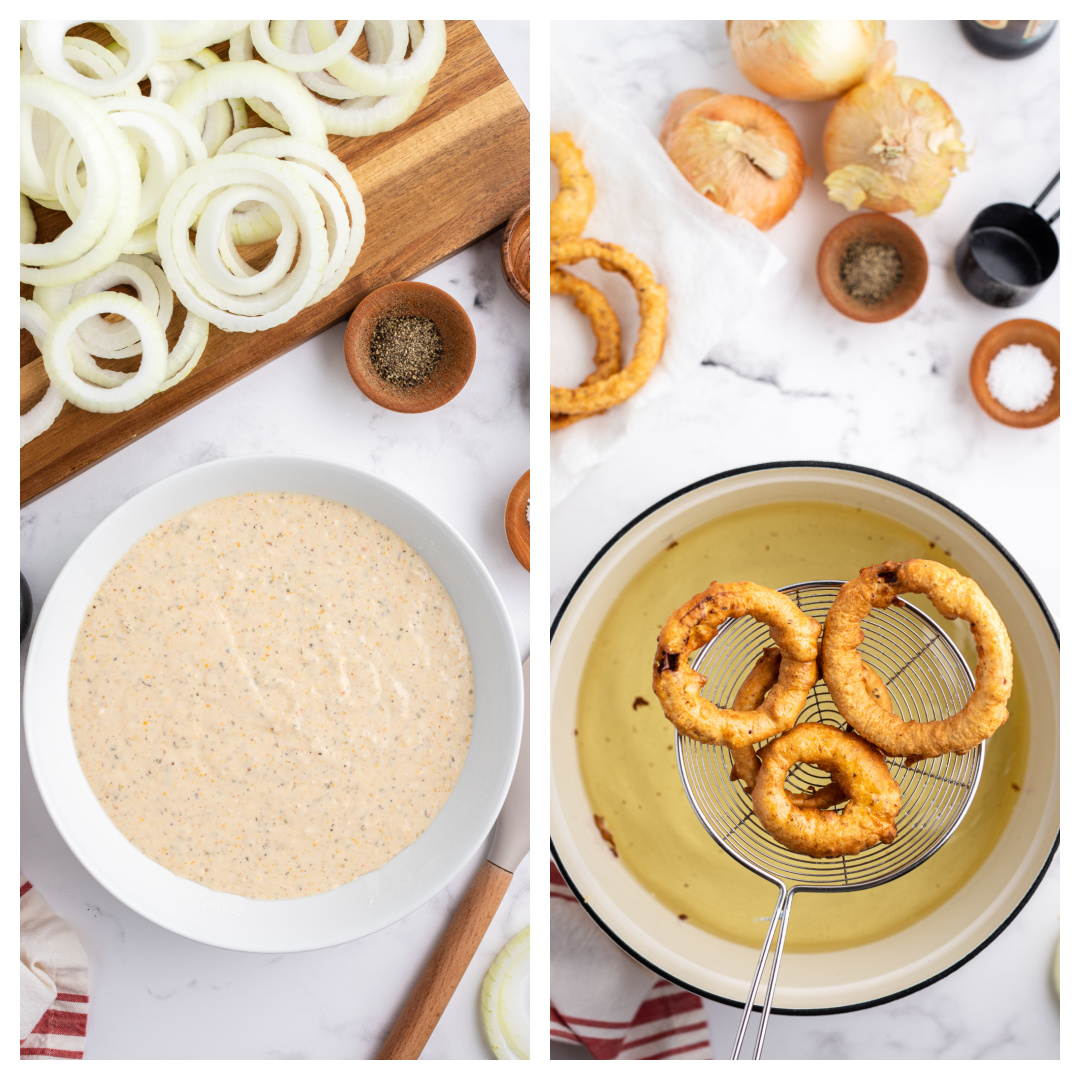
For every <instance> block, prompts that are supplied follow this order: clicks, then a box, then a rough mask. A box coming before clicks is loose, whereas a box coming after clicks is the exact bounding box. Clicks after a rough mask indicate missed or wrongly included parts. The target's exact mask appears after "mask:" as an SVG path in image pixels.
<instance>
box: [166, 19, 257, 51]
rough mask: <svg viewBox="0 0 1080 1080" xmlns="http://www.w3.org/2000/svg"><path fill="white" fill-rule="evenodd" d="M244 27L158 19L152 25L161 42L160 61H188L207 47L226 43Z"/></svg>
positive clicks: (228, 23) (237, 23) (221, 23)
mask: <svg viewBox="0 0 1080 1080" xmlns="http://www.w3.org/2000/svg"><path fill="white" fill-rule="evenodd" d="M246 25H247V24H246V23H243V22H221V21H216V22H215V21H214V20H212V19H173V20H160V19H159V20H156V21H155V23H154V27H155V29H156V30H157V34H158V39H159V41H160V42H161V59H162V60H189V59H190V58H191V57H193V56H194V55H195V54H196V53H199V52H202V50H203V49H205V48H206V47H207V46H208V45H213V44H214V43H215V42H217V41H227V40H228V39H229V38H230V37H232V35H233V34H235V33H237V32H238V30H240V29H242V28H243V27H244V26H246Z"/></svg>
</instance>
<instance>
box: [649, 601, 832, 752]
mask: <svg viewBox="0 0 1080 1080" xmlns="http://www.w3.org/2000/svg"><path fill="white" fill-rule="evenodd" d="M745 615H750V616H752V617H753V618H755V619H757V620H758V621H759V622H762V623H765V624H766V625H767V626H768V627H769V634H770V636H771V637H772V639H773V641H774V642H775V643H776V644H777V645H778V646H779V647H780V654H781V660H780V674H779V678H778V680H777V682H776V685H775V686H774V687H773V688H772V689H771V690H770V691H769V693H768V695H767V696H766V698H765V699H764V701H763V702H762V703H761V705H760V706H759V707H758V708H756V709H754V710H751V711H746V712H740V711H737V710H735V709H721V708H719V707H717V706H716V705H714V704H713V703H712V702H711V701H709V700H708V699H707V698H703V697H701V696H700V692H701V689H702V688H703V687H704V686H705V683H706V678H705V676H704V675H702V674H701V673H700V672H698V671H694V670H693V669H692V668H691V667H690V656H691V654H693V653H695V652H697V650H698V649H700V648H701V647H702V646H703V645H706V644H708V642H710V641H712V639H713V638H714V637H716V634H717V631H718V630H719V629H720V626H721V625H722V624H723V623H725V622H727V620H728V619H738V618H742V617H743V616H745ZM820 633H821V627H820V625H819V624H818V623H817V622H816V621H815V620H814V619H812V618H811V617H810V616H809V615H806V614H804V613H803V612H802V611H801V610H800V608H799V606H798V605H797V604H796V603H795V602H794V601H793V600H792V599H791V598H790V597H788V596H785V595H784V594H783V593H779V592H777V591H776V590H775V589H767V588H765V587H764V586H762V585H758V584H756V583H755V582H753V581H738V582H733V583H721V582H718V581H714V582H713V583H712V584H711V585H710V586H709V587H708V588H707V589H706V590H705V591H704V592H701V593H698V594H697V595H696V596H694V597H691V599H689V600H688V601H687V602H686V603H685V604H683V605H682V607H680V608H679V609H678V610H676V611H675V612H674V613H673V614H672V615H671V616H670V617H669V618H668V620H667V622H666V623H665V624H664V627H663V629H662V630H661V631H660V636H659V638H658V639H657V646H656V658H655V660H654V661H653V693H655V694H656V696H657V698H659V700H660V705H661V708H662V709H663V710H664V715H665V716H666V717H667V718H668V719H669V720H670V721H671V722H672V723H673V724H674V725H675V727H676V728H677V729H678V730H679V732H681V733H682V734H683V735H685V736H687V737H688V738H691V739H697V740H698V741H699V742H705V743H712V744H714V745H715V744H717V743H722V744H724V745H725V746H730V747H742V746H750V745H751V744H753V743H756V742H761V740H762V739H767V738H769V737H770V736H772V735H778V734H779V733H780V732H782V731H786V730H787V729H788V728H790V727H791V726H792V725H793V724H794V723H795V722H796V721H797V720H798V719H799V714H800V713H801V712H802V709H803V706H804V705H805V704H806V696H807V694H808V693H809V692H810V689H811V687H812V686H813V685H814V683H815V682H817V679H818V666H817V655H818V645H817V641H818V635H819V634H820Z"/></svg>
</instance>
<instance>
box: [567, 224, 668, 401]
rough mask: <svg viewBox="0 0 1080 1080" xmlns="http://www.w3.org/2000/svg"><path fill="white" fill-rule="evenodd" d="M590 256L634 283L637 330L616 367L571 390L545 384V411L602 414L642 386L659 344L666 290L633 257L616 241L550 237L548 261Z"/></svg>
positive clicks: (661, 337) (649, 271)
mask: <svg viewBox="0 0 1080 1080" xmlns="http://www.w3.org/2000/svg"><path fill="white" fill-rule="evenodd" d="M582 259H596V260H597V261H598V262H599V263H600V266H601V267H602V268H603V269H605V270H614V271H617V272H618V273H620V274H622V275H623V277H625V278H626V279H627V281H629V282H630V284H631V285H633V287H634V291H635V292H636V294H637V298H638V311H639V312H640V314H641V326H640V327H639V329H638V336H637V341H636V342H635V343H634V352H633V355H632V356H631V357H630V360H629V362H628V363H627V364H626V366H625V367H624V368H622V369H621V370H620V371H617V372H616V373H615V374H613V375H609V376H608V377H607V378H605V379H598V380H597V381H596V382H592V383H590V382H589V381H588V380H586V382H585V383H584V384H583V385H581V386H578V387H576V388H574V389H565V388H563V387H559V386H553V387H552V388H551V412H552V413H554V414H556V415H560V414H564V413H565V414H566V415H568V416H579V415H581V414H583V413H584V414H591V413H596V412H602V411H603V410H604V409H609V408H611V406H612V405H617V404H618V403H619V402H620V401H625V400H626V399H627V398H628V397H630V396H631V395H632V394H634V393H636V392H637V391H638V390H640V389H641V387H642V386H643V385H644V383H645V380H646V379H647V378H648V377H649V375H650V374H651V372H652V369H653V368H654V367H655V366H656V362H657V361H658V360H659V359H660V353H661V351H662V350H663V348H664V328H665V325H666V323H667V290H666V289H665V288H664V287H663V285H660V284H658V283H657V281H656V279H655V278H654V277H653V275H652V271H651V270H650V269H649V268H648V267H647V266H646V265H645V263H643V262H642V261H641V260H640V259H639V258H637V257H636V256H635V255H631V254H630V252H628V251H627V250H626V249H625V248H621V247H619V246H618V245H617V244H607V243H604V242H603V241H601V240H589V239H586V238H584V237H582V238H578V239H567V240H558V241H553V242H552V244H551V263H552V265H554V266H561V265H562V264H563V263H571V264H572V263H578V262H581V260H582Z"/></svg>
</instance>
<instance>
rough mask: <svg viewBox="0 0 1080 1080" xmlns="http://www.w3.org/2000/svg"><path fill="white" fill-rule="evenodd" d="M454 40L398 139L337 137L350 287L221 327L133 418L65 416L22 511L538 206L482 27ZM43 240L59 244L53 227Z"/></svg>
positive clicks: (523, 120)
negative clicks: (357, 239) (346, 207)
mask: <svg viewBox="0 0 1080 1080" xmlns="http://www.w3.org/2000/svg"><path fill="white" fill-rule="evenodd" d="M446 39H447V40H446V59H445V60H444V61H443V64H442V67H440V69H439V71H438V73H437V74H436V76H435V78H434V79H432V81H431V88H430V90H429V92H428V95H427V97H426V98H425V99H424V102H423V104H422V105H421V106H420V109H419V110H418V111H417V112H416V113H415V114H414V115H413V116H412V117H411V118H410V119H409V120H407V121H406V122H405V123H404V124H403V125H402V126H401V127H400V128H397V129H396V130H394V131H390V132H386V133H385V134H382V135H375V136H372V137H370V138H367V139H348V138H344V137H342V136H337V135H331V136H330V149H331V150H333V151H334V152H335V153H336V154H337V155H338V156H339V157H340V158H341V159H342V161H344V162H345V164H346V165H348V166H349V169H350V171H351V172H352V174H353V176H354V177H355V178H356V183H357V186H358V187H359V188H360V192H361V194H362V195H363V196H364V203H365V206H366V209H367V230H366V235H365V240H364V247H363V250H362V251H361V252H360V257H359V259H357V262H356V265H355V266H354V267H353V269H352V272H351V273H350V274H349V277H348V278H347V279H346V281H345V282H344V283H343V284H342V285H341V287H340V288H339V289H337V290H336V292H334V294H333V295H332V296H328V297H327V298H326V299H325V300H323V301H321V302H320V303H319V304H317V305H316V306H315V307H311V308H308V309H307V310H305V311H302V312H301V313H300V314H299V315H297V316H296V317H295V318H294V319H292V320H290V321H289V322H288V323H286V324H285V325H283V326H279V327H275V328H274V329H272V330H263V331H259V332H258V333H255V334H237V333H233V334H226V333H224V332H223V331H221V330H218V329H217V328H216V327H211V330H210V341H209V344H208V345H207V347H206V352H205V353H203V356H202V359H201V360H200V361H199V364H198V366H197V367H196V368H195V370H194V371H193V372H192V374H191V375H189V376H188V377H187V378H186V379H185V380H184V381H183V382H182V383H180V384H178V385H177V386H174V387H172V388H171V389H170V390H166V391H164V392H163V393H160V394H157V395H155V396H154V397H152V398H151V399H150V400H149V401H146V402H144V403H143V404H142V405H139V406H137V407H136V408H134V409H132V410H130V411H129V412H126V413H117V414H111V415H107V414H103V413H88V412H84V411H83V410H81V409H77V408H75V407H74V406H73V405H70V404H68V405H65V406H64V410H63V412H62V413H61V414H60V415H59V416H58V417H57V419H56V421H55V422H54V423H53V425H52V427H51V428H49V430H48V431H46V432H45V433H44V434H43V435H40V436H38V438H36V439H34V440H33V441H32V442H29V443H27V445H26V446H24V447H23V448H22V454H21V485H22V490H21V502H22V503H23V504H25V503H27V502H28V501H29V500H31V499H33V498H35V497H36V496H38V495H40V494H42V493H43V492H45V491H48V490H49V489H50V488H53V487H55V486H56V485H57V484H60V483H63V482H64V481H65V480H67V479H69V478H70V477H72V476H74V475H75V474H76V473H78V472H81V471H82V470H83V469H85V468H87V467H88V466H90V465H93V464H94V463H95V462H96V461H100V460H101V459H102V458H103V457H105V456H107V455H108V454H111V453H114V452H115V451H116V450H119V449H120V448H121V447H124V446H127V445H128V444H129V443H132V442H134V441H135V440H136V439H138V438H140V437H141V436H142V435H145V434H146V433H147V432H148V431H152V430H153V429H154V428H156V427H157V426H158V425H159V424H163V423H165V421H166V420H168V419H170V418H171V417H173V416H176V415H177V414H178V413H181V412H183V411H184V410H186V409H190V408H191V407H192V406H193V405H196V404H198V403H199V402H200V401H202V400H203V399H204V398H206V397H209V396H210V395H211V394H213V393H215V392H217V391H218V390H221V389H222V388H223V387H226V386H228V385H229V383H231V382H234V381H235V380H237V379H239V378H240V377H241V376H243V375H246V374H247V373H248V372H249V371H253V370H254V369H255V368H257V367H259V366H261V365H262V364H265V363H266V362H267V361H268V360H272V359H273V358H274V357H275V356H279V355H280V354H281V353H283V352H286V351H287V350H289V349H291V348H293V347H294V346H296V345H298V344H300V343H301V342H303V341H307V340H308V338H311V337H313V336H314V335H316V334H318V333H320V332H321V331H323V330H325V329H326V328H327V327H328V326H330V325H331V324H332V323H334V322H337V321H338V320H339V319H342V318H345V317H347V316H348V315H349V314H350V313H351V312H352V309H353V308H354V307H355V306H356V305H357V303H359V301H360V300H361V299H362V298H363V297H364V296H366V295H367V294H368V293H369V292H371V290H372V289H376V288H378V287H379V286H380V285H385V284H387V283H388V282H391V281H401V280H404V279H406V278H411V277H415V276H416V275H417V274H420V273H422V272H423V271H424V270H426V269H427V268H428V267H430V266H432V265H434V264H435V263H436V262H438V261H439V260H441V259H445V258H446V257H447V256H449V255H452V254H453V253H454V252H456V251H459V250H460V249H461V248H464V247H467V246H468V245H469V244H471V243H473V242H474V241H475V240H477V239H478V238H479V237H481V236H483V235H484V234H485V233H488V232H490V231H491V230H493V229H495V228H496V227H498V226H499V225H501V224H502V223H503V222H505V221H506V220H507V219H508V218H509V217H510V216H511V215H512V214H513V213H514V211H515V210H517V209H518V207H520V206H522V205H524V204H525V203H526V202H528V199H529V114H528V111H527V110H526V109H525V106H524V105H523V104H522V102H521V99H520V98H519V97H518V95H517V92H516V91H515V90H514V88H513V86H511V84H510V82H509V81H508V80H507V78H506V75H505V74H504V73H503V70H502V68H501V67H499V64H498V61H496V59H495V57H494V56H493V55H492V54H491V50H490V49H489V48H488V47H487V43H486V42H485V41H484V39H483V37H482V36H481V35H480V32H479V31H478V30H477V29H476V26H475V25H474V24H473V23H471V22H465V21H457V22H448V23H447V24H446ZM40 235H41V236H42V237H47V236H48V235H49V230H48V228H47V223H46V222H45V221H42V224H41V233H40ZM24 295H28V293H26V291H25V290H24ZM174 325H175V321H174ZM22 337H23V347H22V357H21V360H22V368H21V378H20V397H21V402H22V410H21V411H24V412H25V411H26V409H27V408H28V407H29V406H30V405H31V404H32V403H33V402H34V401H36V400H37V399H38V398H39V397H40V396H41V394H42V393H43V392H44V389H45V386H46V384H47V379H46V376H45V371H44V368H43V365H42V361H41V357H40V356H39V355H38V354H37V350H36V349H35V348H34V346H33V342H32V341H29V340H28V339H29V335H28V334H26V333H23V335H22ZM170 340H172V338H170ZM341 362H342V363H343V364H344V362H345V360H344V357H342V361H341ZM359 392H360V391H359V390H358V391H357V393H359Z"/></svg>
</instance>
